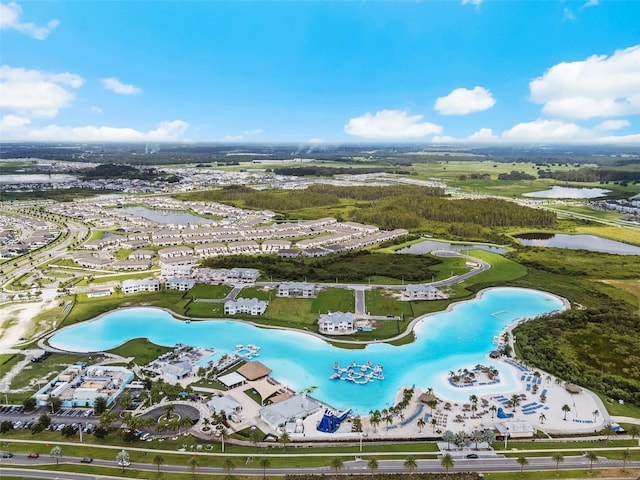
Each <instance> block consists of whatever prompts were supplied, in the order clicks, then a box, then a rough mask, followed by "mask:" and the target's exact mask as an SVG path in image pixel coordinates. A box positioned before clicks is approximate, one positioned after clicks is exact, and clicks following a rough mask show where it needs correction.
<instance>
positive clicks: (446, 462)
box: [440, 453, 455, 475]
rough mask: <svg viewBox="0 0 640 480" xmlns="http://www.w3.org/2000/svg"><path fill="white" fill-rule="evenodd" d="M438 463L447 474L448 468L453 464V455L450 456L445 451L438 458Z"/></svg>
mask: <svg viewBox="0 0 640 480" xmlns="http://www.w3.org/2000/svg"><path fill="white" fill-rule="evenodd" d="M440 465H441V466H442V467H444V468H445V470H446V472H447V475H449V469H450V468H453V467H454V465H455V462H454V461H453V456H451V454H450V453H445V454H444V455H443V456H442V458H441V459H440Z"/></svg>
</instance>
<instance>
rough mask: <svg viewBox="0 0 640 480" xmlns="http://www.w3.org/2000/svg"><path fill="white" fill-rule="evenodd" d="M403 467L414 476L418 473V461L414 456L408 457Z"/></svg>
mask: <svg viewBox="0 0 640 480" xmlns="http://www.w3.org/2000/svg"><path fill="white" fill-rule="evenodd" d="M402 465H404V468H406V469H407V470H409V473H410V474H413V472H415V471H416V468H418V462H416V459H415V458H414V457H412V456H408V457H407V458H405V460H404V463H403V464H402Z"/></svg>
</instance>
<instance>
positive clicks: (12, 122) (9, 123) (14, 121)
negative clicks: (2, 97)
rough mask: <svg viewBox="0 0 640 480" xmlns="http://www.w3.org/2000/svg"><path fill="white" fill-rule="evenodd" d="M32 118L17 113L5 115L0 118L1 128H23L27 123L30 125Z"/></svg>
mask: <svg viewBox="0 0 640 480" xmlns="http://www.w3.org/2000/svg"><path fill="white" fill-rule="evenodd" d="M30 123H31V120H29V119H28V118H24V117H18V116H16V115H4V116H3V117H2V118H0V129H2V130H11V129H15V128H21V127H24V126H25V125H29V124H30Z"/></svg>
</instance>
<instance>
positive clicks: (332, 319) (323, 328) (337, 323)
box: [318, 312, 356, 334]
mask: <svg viewBox="0 0 640 480" xmlns="http://www.w3.org/2000/svg"><path fill="white" fill-rule="evenodd" d="M318 330H319V331H320V333H342V334H344V333H353V332H355V331H356V320H355V315H354V314H353V313H351V312H346V313H343V312H333V313H331V312H330V313H326V314H322V315H320V318H319V319H318Z"/></svg>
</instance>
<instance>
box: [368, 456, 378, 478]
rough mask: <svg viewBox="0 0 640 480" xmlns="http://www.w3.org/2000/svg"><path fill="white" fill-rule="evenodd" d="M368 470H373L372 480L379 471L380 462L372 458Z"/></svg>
mask: <svg viewBox="0 0 640 480" xmlns="http://www.w3.org/2000/svg"><path fill="white" fill-rule="evenodd" d="M367 468H368V469H369V470H371V478H373V476H374V474H375V471H376V470H377V469H378V460H377V459H376V458H373V457H370V458H369V460H367Z"/></svg>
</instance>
